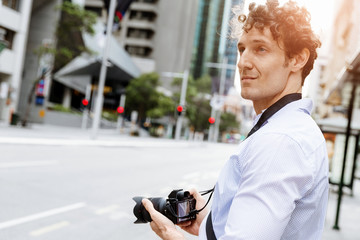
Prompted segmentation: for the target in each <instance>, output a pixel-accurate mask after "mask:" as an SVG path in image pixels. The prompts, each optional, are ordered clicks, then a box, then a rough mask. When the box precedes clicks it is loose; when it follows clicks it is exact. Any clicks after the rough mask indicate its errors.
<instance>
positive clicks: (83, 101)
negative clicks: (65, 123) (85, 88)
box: [81, 98, 89, 106]
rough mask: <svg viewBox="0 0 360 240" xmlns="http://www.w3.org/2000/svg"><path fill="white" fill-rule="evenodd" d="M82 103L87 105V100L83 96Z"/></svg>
mask: <svg viewBox="0 0 360 240" xmlns="http://www.w3.org/2000/svg"><path fill="white" fill-rule="evenodd" d="M81 103H82V105H84V106H87V105H88V104H89V100H87V99H86V98H84V99H83V100H82V101H81Z"/></svg>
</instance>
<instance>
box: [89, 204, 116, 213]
mask: <svg viewBox="0 0 360 240" xmlns="http://www.w3.org/2000/svg"><path fill="white" fill-rule="evenodd" d="M119 207H120V206H119V205H111V206H108V207H104V208H100V209H98V210H96V212H95V214H97V215H102V214H106V213H110V212H114V211H115V210H116V209H118V208H119Z"/></svg>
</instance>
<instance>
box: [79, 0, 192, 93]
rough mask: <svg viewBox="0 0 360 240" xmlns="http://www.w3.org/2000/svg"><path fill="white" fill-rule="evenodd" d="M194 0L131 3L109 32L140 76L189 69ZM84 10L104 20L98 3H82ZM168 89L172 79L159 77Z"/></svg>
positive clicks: (97, 0)
mask: <svg viewBox="0 0 360 240" xmlns="http://www.w3.org/2000/svg"><path fill="white" fill-rule="evenodd" d="M197 6H198V0H182V1H178V0H134V1H133V2H132V3H131V5H130V7H129V9H128V10H127V12H126V14H125V17H124V18H123V19H122V20H121V22H120V25H119V28H118V29H117V30H116V31H114V32H113V35H114V36H115V38H116V39H117V40H118V43H119V44H120V45H121V46H123V47H124V49H125V50H126V51H127V52H128V54H130V56H131V59H132V61H133V62H134V63H135V65H136V66H137V67H138V68H139V69H140V71H141V72H142V73H147V72H158V73H160V75H161V73H162V72H176V73H182V72H184V71H185V70H187V69H189V68H190V60H191V52H192V49H193V47H192V46H193V45H192V44H193V38H194V33H195V21H196V14H197ZM85 8H86V9H88V10H92V11H95V12H97V13H98V14H99V17H100V18H102V19H103V21H104V20H105V18H106V11H105V10H104V5H103V1H102V0H85ZM161 80H162V84H163V87H165V88H167V89H171V82H172V79H169V78H166V77H161Z"/></svg>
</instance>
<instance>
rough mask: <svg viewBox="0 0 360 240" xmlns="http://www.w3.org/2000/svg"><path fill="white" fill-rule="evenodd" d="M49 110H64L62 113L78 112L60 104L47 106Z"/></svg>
mask: <svg viewBox="0 0 360 240" xmlns="http://www.w3.org/2000/svg"><path fill="white" fill-rule="evenodd" d="M49 109H50V110H53V111H57V112H64V113H72V114H80V113H79V112H76V111H73V110H71V109H70V108H67V107H64V106H63V105H61V104H54V105H52V106H51V107H49Z"/></svg>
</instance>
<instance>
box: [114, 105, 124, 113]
mask: <svg viewBox="0 0 360 240" xmlns="http://www.w3.org/2000/svg"><path fill="white" fill-rule="evenodd" d="M116 111H117V112H118V114H122V113H123V112H124V107H122V106H119V107H118V108H117V109H116Z"/></svg>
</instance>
